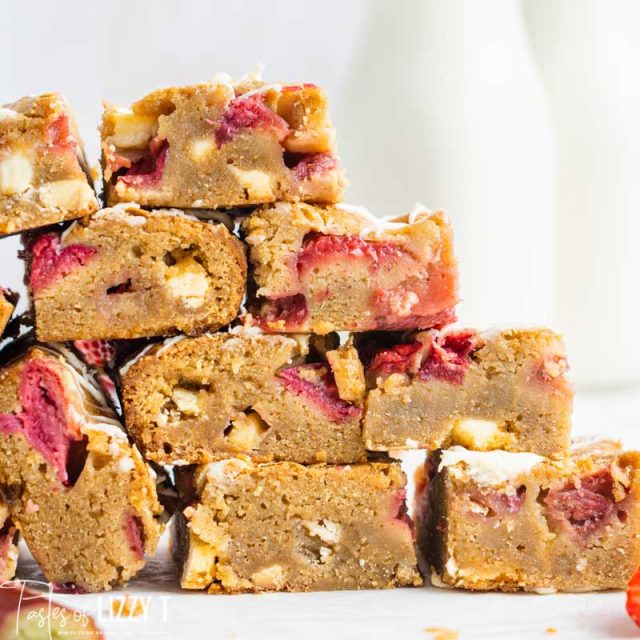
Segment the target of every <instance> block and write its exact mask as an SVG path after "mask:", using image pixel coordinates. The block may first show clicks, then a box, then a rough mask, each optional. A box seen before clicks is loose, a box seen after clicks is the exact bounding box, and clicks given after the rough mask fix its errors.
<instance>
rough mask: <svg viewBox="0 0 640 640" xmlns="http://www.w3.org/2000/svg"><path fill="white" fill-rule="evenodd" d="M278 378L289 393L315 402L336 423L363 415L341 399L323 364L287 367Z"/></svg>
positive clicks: (358, 409) (359, 410) (330, 375)
mask: <svg viewBox="0 0 640 640" xmlns="http://www.w3.org/2000/svg"><path fill="white" fill-rule="evenodd" d="M309 374H310V375H309ZM314 374H317V375H314ZM278 377H279V378H280V381H281V382H282V384H283V385H284V386H285V387H286V388H287V389H288V390H289V391H291V392H292V393H295V394H296V395H299V396H303V397H305V398H306V399H308V400H310V401H311V402H313V403H314V404H315V405H317V406H318V407H319V408H320V409H321V410H322V411H324V412H325V413H326V414H327V415H328V416H329V417H330V418H331V419H332V420H334V421H335V422H345V421H346V420H348V419H349V418H353V417H356V416H359V415H360V413H361V409H360V408H359V407H356V406H355V405H352V404H350V403H348V402H345V401H344V400H343V399H342V398H341V397H340V394H339V393H338V387H337V386H336V383H335V381H334V379H333V375H332V374H331V373H330V372H329V371H328V370H327V368H326V367H325V366H324V365H322V364H304V365H300V366H298V367H287V368H286V369H281V370H280V372H279V373H278Z"/></svg>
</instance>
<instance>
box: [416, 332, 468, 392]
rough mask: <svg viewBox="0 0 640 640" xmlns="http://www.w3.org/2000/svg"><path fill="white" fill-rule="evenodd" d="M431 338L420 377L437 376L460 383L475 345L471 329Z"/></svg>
mask: <svg viewBox="0 0 640 640" xmlns="http://www.w3.org/2000/svg"><path fill="white" fill-rule="evenodd" d="M431 335H432V339H431V349H430V350H429V355H428V356H427V358H426V360H425V361H424V362H423V364H422V366H421V367H420V373H419V374H418V375H419V377H420V379H422V380H427V379H429V378H438V379H440V380H445V381H447V382H451V383H454V384H462V381H463V380H464V376H465V373H466V372H467V368H468V367H469V364H470V362H471V360H470V358H469V354H470V353H471V352H472V351H473V350H474V348H475V346H476V338H477V334H476V332H475V331H473V330H470V329H468V330H462V331H451V332H449V333H445V334H444V335H442V336H438V337H437V338H433V334H431Z"/></svg>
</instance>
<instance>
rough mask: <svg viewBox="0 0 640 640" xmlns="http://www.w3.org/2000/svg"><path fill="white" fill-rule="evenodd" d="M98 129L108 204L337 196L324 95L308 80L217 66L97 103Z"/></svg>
mask: <svg viewBox="0 0 640 640" xmlns="http://www.w3.org/2000/svg"><path fill="white" fill-rule="evenodd" d="M101 135H102V164H103V170H104V182H105V190H106V194H107V199H108V202H109V204H115V203H116V202H132V201H133V202H138V203H140V204H142V205H146V206H152V207H182V208H202V207H204V208H212V209H215V208H219V207H236V206H248V205H255V204H261V203H265V202H275V201H277V200H307V201H311V202H337V201H339V200H340V198H341V195H342V186H343V175H342V170H341V169H340V167H339V164H338V160H337V158H336V155H335V153H336V147H335V131H334V129H333V126H332V125H331V122H330V120H329V114H328V106H327V98H326V96H325V94H324V91H323V90H322V89H321V88H320V87H317V86H316V85H313V84H289V85H280V84H265V83H263V82H261V81H260V80H258V79H256V78H247V79H245V80H242V81H240V82H239V83H236V84H232V83H231V81H230V80H229V78H227V77H225V76H224V74H222V75H220V76H219V77H218V80H217V81H214V82H211V83H203V84H198V85H194V86H187V87H174V88H169V89H160V90H157V91H154V92H153V93H150V94H149V95H147V96H145V97H144V98H142V99H141V100H139V101H138V102H135V103H134V104H133V105H132V106H131V108H130V109H122V108H120V107H113V106H111V105H106V106H105V110H104V115H103V120H102V129H101Z"/></svg>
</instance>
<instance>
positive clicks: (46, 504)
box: [0, 346, 163, 591]
mask: <svg viewBox="0 0 640 640" xmlns="http://www.w3.org/2000/svg"><path fill="white" fill-rule="evenodd" d="M76 367H77V363H76V362H75V360H74V358H73V356H72V355H71V354H67V353H66V352H64V351H62V352H61V351H59V350H56V351H54V350H52V349H50V348H47V347H43V346H39V347H32V348H30V349H28V350H26V351H25V352H24V353H23V354H22V355H21V356H20V357H18V358H17V359H14V360H13V361H12V362H11V363H9V364H8V365H7V366H6V367H5V368H4V369H3V370H2V371H1V372H0V495H2V497H3V499H4V501H5V504H6V505H7V507H8V510H9V513H10V517H11V519H12V521H13V522H14V523H15V525H16V526H17V528H18V529H19V531H20V532H21V534H22V536H23V537H24V539H25V542H26V543H27V545H28V546H29V549H30V550H31V552H32V554H33V555H34V557H35V558H36V559H37V561H38V564H39V566H40V568H41V570H42V572H43V573H44V575H45V577H46V578H47V579H48V580H49V581H50V582H52V583H53V584H54V585H55V586H56V588H58V589H60V590H71V591H100V590H105V589H110V588H112V587H113V586H116V585H119V584H122V583H125V582H126V581H128V580H129V579H130V578H132V577H133V576H134V575H135V574H136V573H137V572H138V571H139V570H140V569H141V568H142V567H143V566H144V564H145V561H144V555H145V553H154V552H155V549H156V545H157V542H158V539H159V537H160V534H161V532H162V529H163V524H162V512H163V510H162V507H161V505H160V504H159V502H158V498H157V494H156V487H155V481H156V474H155V472H154V471H153V470H152V469H151V468H150V467H149V466H147V464H146V463H145V462H144V460H143V459H142V456H141V455H140V453H139V452H138V450H137V449H136V448H135V447H134V446H132V445H131V444H130V443H129V441H128V439H127V436H126V434H125V431H124V430H123V428H122V425H121V424H120V422H119V421H118V420H117V419H116V417H115V415H114V414H113V413H112V412H111V411H110V410H109V409H108V408H107V406H106V402H105V400H104V397H103V396H102V394H101V392H100V391H99V390H98V388H97V387H96V386H94V385H93V384H92V383H91V378H90V376H89V374H88V372H87V371H86V370H82V368H81V367H78V368H76ZM88 505H91V508H88Z"/></svg>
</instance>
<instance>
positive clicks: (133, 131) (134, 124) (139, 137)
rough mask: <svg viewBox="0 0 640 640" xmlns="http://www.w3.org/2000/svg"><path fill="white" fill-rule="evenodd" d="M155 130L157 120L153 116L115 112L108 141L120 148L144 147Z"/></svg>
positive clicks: (154, 133) (156, 128)
mask: <svg viewBox="0 0 640 640" xmlns="http://www.w3.org/2000/svg"><path fill="white" fill-rule="evenodd" d="M157 130H158V121H157V120H156V118H155V117H153V116H141V115H138V114H134V113H131V112H128V113H123V112H117V115H116V116H115V117H114V119H113V134H112V135H111V138H110V142H111V143H112V144H113V145H115V146H116V147H118V148H120V149H144V148H145V147H146V146H147V145H148V144H149V141H150V140H151V138H153V137H154V136H155V135H156V133H157Z"/></svg>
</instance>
